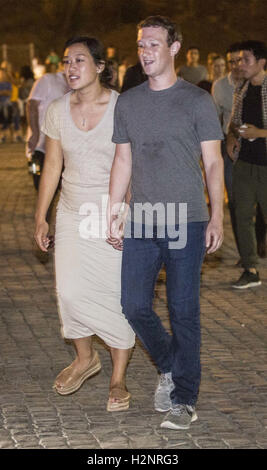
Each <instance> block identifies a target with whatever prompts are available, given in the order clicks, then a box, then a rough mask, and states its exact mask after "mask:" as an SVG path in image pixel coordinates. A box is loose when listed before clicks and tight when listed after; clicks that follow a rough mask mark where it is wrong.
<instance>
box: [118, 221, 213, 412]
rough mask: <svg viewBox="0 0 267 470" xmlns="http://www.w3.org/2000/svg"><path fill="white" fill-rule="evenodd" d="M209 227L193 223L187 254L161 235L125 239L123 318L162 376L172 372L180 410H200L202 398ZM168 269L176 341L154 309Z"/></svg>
mask: <svg viewBox="0 0 267 470" xmlns="http://www.w3.org/2000/svg"><path fill="white" fill-rule="evenodd" d="M206 227H207V222H192V223H188V225H187V244H186V246H185V248H183V249H169V246H168V243H169V241H170V238H169V237H168V235H166V236H165V238H158V237H157V235H156V232H155V230H154V232H153V237H151V238H145V237H144V236H143V237H142V238H133V231H132V237H131V238H125V239H124V247H123V258H122V308H123V312H124V314H125V316H126V318H127V319H128V322H129V323H130V325H131V326H132V328H133V330H134V331H135V332H136V334H137V335H138V337H139V338H140V340H141V341H142V342H143V344H144V346H145V348H146V349H147V351H148V352H149V353H150V355H151V357H152V359H153V360H154V362H155V363H156V365H157V366H158V369H159V371H160V372H161V373H166V372H172V378H173V382H174V384H175V389H174V390H173V392H172V394H171V399H172V402H173V403H174V404H188V405H194V404H195V402H196V400H197V396H198V390H199V384H200V375H201V368H200V341H201V339H200V306H199V289H200V274H201V265H202V262H203V258H204V253H205V233H206ZM176 228H177V229H178V227H176ZM132 230H133V227H132ZM143 235H144V233H143ZM173 240H174V241H175V239H171V241H173ZM162 263H164V264H165V267H166V278H167V281H166V287H167V300H168V308H169V313H170V322H171V328H172V335H170V334H169V333H168V332H167V331H166V330H165V328H164V327H163V325H162V323H161V320H160V318H159V317H158V316H157V315H156V313H155V312H154V311H153V308H152V302H153V297H154V287H155V283H156V280H157V276H158V273H159V271H160V268H161V266H162Z"/></svg>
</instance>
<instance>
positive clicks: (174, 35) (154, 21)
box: [137, 15, 183, 47]
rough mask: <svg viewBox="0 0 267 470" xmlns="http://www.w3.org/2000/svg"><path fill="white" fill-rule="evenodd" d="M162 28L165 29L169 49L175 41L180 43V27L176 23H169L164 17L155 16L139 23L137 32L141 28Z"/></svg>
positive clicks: (181, 38)
mask: <svg viewBox="0 0 267 470" xmlns="http://www.w3.org/2000/svg"><path fill="white" fill-rule="evenodd" d="M149 27H152V28H159V27H161V28H163V29H166V31H167V33H168V36H167V43H168V46H169V47H170V46H171V45H172V44H173V43H174V42H175V41H178V42H180V44H181V43H182V40H183V37H182V32H181V29H180V26H178V25H177V24H176V23H174V22H173V21H171V20H170V19H169V18H167V17H166V16H161V15H156V16H149V17H148V18H146V19H145V20H143V21H141V22H140V23H139V24H138V25H137V31H139V29H143V28H149Z"/></svg>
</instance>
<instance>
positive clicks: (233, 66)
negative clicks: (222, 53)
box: [226, 51, 243, 80]
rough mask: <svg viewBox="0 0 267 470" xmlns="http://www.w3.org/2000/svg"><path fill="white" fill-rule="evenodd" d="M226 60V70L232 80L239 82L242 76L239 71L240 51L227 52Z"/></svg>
mask: <svg viewBox="0 0 267 470" xmlns="http://www.w3.org/2000/svg"><path fill="white" fill-rule="evenodd" d="M226 59H227V65H228V70H229V72H231V74H232V76H233V79H234V80H240V78H242V76H243V73H242V70H241V69H240V62H241V56H240V51H236V52H228V54H227V56H226Z"/></svg>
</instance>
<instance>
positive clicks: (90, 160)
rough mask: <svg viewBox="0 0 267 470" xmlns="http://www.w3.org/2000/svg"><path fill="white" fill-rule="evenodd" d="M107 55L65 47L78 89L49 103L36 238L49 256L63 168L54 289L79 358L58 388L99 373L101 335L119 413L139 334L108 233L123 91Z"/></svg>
mask: <svg viewBox="0 0 267 470" xmlns="http://www.w3.org/2000/svg"><path fill="white" fill-rule="evenodd" d="M102 51H103V49H102V46H101V45H100V43H99V42H98V41H97V40H96V39H94V38H87V37H79V38H73V39H71V40H69V41H68V42H67V43H66V46H65V52H64V59H63V62H64V67H65V74H66V78H67V81H68V84H69V86H70V88H71V89H72V91H71V92H69V93H67V94H66V95H64V96H63V97H62V98H60V99H57V100H55V101H53V102H52V103H51V104H50V106H49V108H48V110H47V114H46V119H45V123H44V125H43V128H42V130H43V132H44V133H45V134H46V136H47V141H46V157H45V164H44V169H43V173H42V178H41V183H40V189H39V195H38V202H37V209H36V230H35V239H36V242H37V244H38V245H39V247H40V248H41V250H43V251H47V249H48V246H49V237H48V232H49V227H48V224H47V222H46V220H45V218H46V212H47V209H48V207H49V204H50V202H51V200H52V198H53V196H54V193H55V191H56V188H57V185H58V182H59V178H60V175H61V171H62V167H63V162H64V171H63V175H62V190H61V194H60V200H59V203H58V207H57V217H56V236H55V267H56V290H57V298H58V307H59V314H60V318H61V323H62V330H63V335H64V337H65V338H69V339H72V340H73V343H74V346H75V349H76V353H77V355H76V358H75V360H74V362H73V363H72V364H71V365H70V366H68V367H67V368H66V369H64V370H63V371H62V372H61V373H60V374H59V375H58V376H57V378H56V380H55V384H54V388H55V389H56V391H57V392H58V393H60V394H61V395H67V394H70V393H73V392H75V391H76V390H78V389H79V387H80V386H81V385H82V383H83V382H84V381H85V380H86V379H87V378H88V377H90V376H92V375H93V374H95V373H97V372H98V371H99V370H100V369H101V364H100V360H99V357H98V354H97V352H96V351H95V350H94V349H93V345H92V335H94V334H96V335H98V336H99V337H100V338H102V339H103V340H104V341H105V343H106V344H107V345H108V346H109V347H110V352H111V357H112V363H113V370H112V377H111V381H110V391H109V398H108V404H107V409H108V411H120V410H125V409H127V408H128V407H129V399H130V394H129V392H128V391H127V388H126V384H125V375H126V368H127V364H128V361H129V356H130V353H131V349H132V347H133V346H134V341H135V336H134V332H133V330H132V329H131V327H130V325H129V324H128V322H127V320H126V318H125V317H124V315H123V313H122V310H121V305H120V272H121V251H119V250H118V249H114V247H113V246H112V244H108V243H107V242H106V240H105V231H104V229H103V222H104V220H105V214H106V204H107V194H108V185H109V174H110V169H111V166H112V162H113V157H114V150H115V144H113V143H112V141H111V138H112V133H113V113H114V107H115V104H116V100H117V97H118V93H117V92H116V91H114V90H110V89H108V88H107V87H105V86H104V85H103V80H104V75H105V70H104V68H105V64H104V61H103V52H102ZM115 248H118V247H116V246H115Z"/></svg>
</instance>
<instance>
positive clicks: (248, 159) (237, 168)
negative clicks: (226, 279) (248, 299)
mask: <svg viewBox="0 0 267 470" xmlns="http://www.w3.org/2000/svg"><path fill="white" fill-rule="evenodd" d="M266 62H267V47H266V45H265V44H264V43H263V42H261V41H246V42H243V43H242V44H241V66H240V67H241V70H242V72H243V76H244V78H245V82H244V83H243V84H242V85H241V87H239V88H238V89H237V91H236V94H235V99H234V108H233V114H232V119H231V123H230V127H229V134H228V142H227V148H228V153H229V155H230V157H231V158H232V159H233V160H235V159H237V161H236V164H235V165H234V171H233V193H234V200H235V208H236V219H237V236H238V243H239V250H240V255H241V261H242V266H243V268H244V272H243V273H242V275H241V277H240V278H239V279H238V281H237V282H235V283H234V284H233V287H234V288H236V289H246V288H248V287H255V286H259V285H260V284H261V280H260V277H259V273H258V271H257V268H256V266H257V261H258V260H257V243H256V234H255V224H254V219H255V213H256V205H257V204H259V206H260V208H261V211H262V214H263V217H264V220H265V225H266V221H267V75H266V73H265V69H266Z"/></svg>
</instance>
